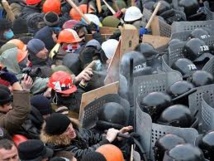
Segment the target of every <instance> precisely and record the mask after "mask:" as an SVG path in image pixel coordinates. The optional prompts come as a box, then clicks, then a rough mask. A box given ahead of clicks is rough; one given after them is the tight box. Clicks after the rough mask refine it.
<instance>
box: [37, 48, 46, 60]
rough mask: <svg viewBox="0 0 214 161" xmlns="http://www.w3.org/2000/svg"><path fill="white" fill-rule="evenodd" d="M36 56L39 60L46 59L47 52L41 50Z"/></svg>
mask: <svg viewBox="0 0 214 161" xmlns="http://www.w3.org/2000/svg"><path fill="white" fill-rule="evenodd" d="M36 56H37V57H38V58H40V59H44V60H45V59H47V58H48V50H47V49H46V48H44V49H42V50H41V51H40V52H38V53H37V54H36Z"/></svg>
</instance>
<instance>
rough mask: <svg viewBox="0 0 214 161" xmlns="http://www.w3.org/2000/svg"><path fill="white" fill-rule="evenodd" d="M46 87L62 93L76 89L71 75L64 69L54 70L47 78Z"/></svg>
mask: <svg viewBox="0 0 214 161" xmlns="http://www.w3.org/2000/svg"><path fill="white" fill-rule="evenodd" d="M48 87H50V88H51V89H53V90H54V91H56V92H58V93H62V94H71V93H74V92H75V91H76V90H77V87H76V86H75V85H74V84H73V80H72V77H71V75H70V74H69V73H67V72H64V71H57V72H54V73H53V74H52V75H51V77H50V78H49V82H48Z"/></svg>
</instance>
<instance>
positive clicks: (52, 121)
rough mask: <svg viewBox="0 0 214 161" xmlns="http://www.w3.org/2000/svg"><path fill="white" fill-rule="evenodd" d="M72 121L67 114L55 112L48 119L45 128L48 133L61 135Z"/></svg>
mask: <svg viewBox="0 0 214 161" xmlns="http://www.w3.org/2000/svg"><path fill="white" fill-rule="evenodd" d="M70 123H71V120H70V119H69V118H68V117H67V116H66V115H63V114H60V113H53V114H51V116H49V117H48V118H47V119H46V125H45V128H44V130H45V132H46V133H47V134H48V135H61V134H62V133H64V132H65V131H66V129H67V128H68V126H69V124H70Z"/></svg>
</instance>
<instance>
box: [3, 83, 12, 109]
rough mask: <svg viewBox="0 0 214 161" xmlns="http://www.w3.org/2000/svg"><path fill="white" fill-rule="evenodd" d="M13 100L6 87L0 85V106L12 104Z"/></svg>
mask: <svg viewBox="0 0 214 161" xmlns="http://www.w3.org/2000/svg"><path fill="white" fill-rule="evenodd" d="M12 100H13V98H12V95H11V93H10V90H9V89H8V87H6V86H4V85H1V84H0V105H4V104H6V103H9V102H12Z"/></svg>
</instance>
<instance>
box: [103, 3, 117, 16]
mask: <svg viewBox="0 0 214 161" xmlns="http://www.w3.org/2000/svg"><path fill="white" fill-rule="evenodd" d="M103 2H104V3H105V5H106V6H107V7H108V9H109V10H110V11H111V13H112V14H113V15H114V14H115V13H116V12H115V11H114V9H113V8H112V7H111V6H110V5H109V4H108V3H107V2H106V1H105V0H103Z"/></svg>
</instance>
